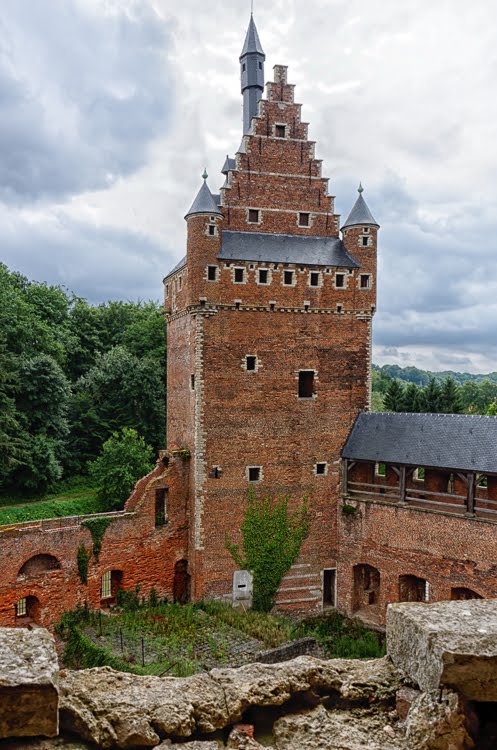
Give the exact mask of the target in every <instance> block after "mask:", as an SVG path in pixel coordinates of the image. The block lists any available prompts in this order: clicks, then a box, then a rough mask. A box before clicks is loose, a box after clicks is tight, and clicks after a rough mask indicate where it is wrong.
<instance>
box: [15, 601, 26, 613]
mask: <svg viewBox="0 0 497 750" xmlns="http://www.w3.org/2000/svg"><path fill="white" fill-rule="evenodd" d="M16 615H17V617H26V615H27V609H26V599H25V598H24V599H19V601H18V602H17V604H16Z"/></svg>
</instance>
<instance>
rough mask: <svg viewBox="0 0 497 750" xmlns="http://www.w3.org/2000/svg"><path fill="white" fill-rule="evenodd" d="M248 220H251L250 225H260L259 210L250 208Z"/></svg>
mask: <svg viewBox="0 0 497 750" xmlns="http://www.w3.org/2000/svg"><path fill="white" fill-rule="evenodd" d="M248 220H249V224H258V223H259V209H258V208H249V212H248Z"/></svg>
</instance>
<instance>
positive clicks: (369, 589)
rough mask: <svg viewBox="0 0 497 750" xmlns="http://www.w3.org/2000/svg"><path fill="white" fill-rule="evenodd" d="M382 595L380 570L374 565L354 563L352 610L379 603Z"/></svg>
mask: <svg viewBox="0 0 497 750" xmlns="http://www.w3.org/2000/svg"><path fill="white" fill-rule="evenodd" d="M379 596H380V571H379V570H378V569H377V568H375V567H373V566H372V565H365V564H364V565H354V590H353V601H352V610H353V611H354V612H356V611H357V610H359V609H364V608H366V607H371V606H374V605H375V604H378V600H379Z"/></svg>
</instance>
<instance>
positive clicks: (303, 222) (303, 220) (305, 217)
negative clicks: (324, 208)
mask: <svg viewBox="0 0 497 750" xmlns="http://www.w3.org/2000/svg"><path fill="white" fill-rule="evenodd" d="M309 219H310V214H307V213H300V214H299V227H308V226H309Z"/></svg>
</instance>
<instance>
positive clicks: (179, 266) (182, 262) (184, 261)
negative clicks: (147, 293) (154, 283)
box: [164, 255, 186, 281]
mask: <svg viewBox="0 0 497 750" xmlns="http://www.w3.org/2000/svg"><path fill="white" fill-rule="evenodd" d="M183 266H186V255H185V256H184V257H183V258H181V260H180V262H179V263H176V265H175V266H174V268H173V269H172V270H171V271H169V273H168V274H167V276H164V281H165V280H166V279H168V278H169V276H172V275H173V273H176V271H179V269H180V268H183Z"/></svg>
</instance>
